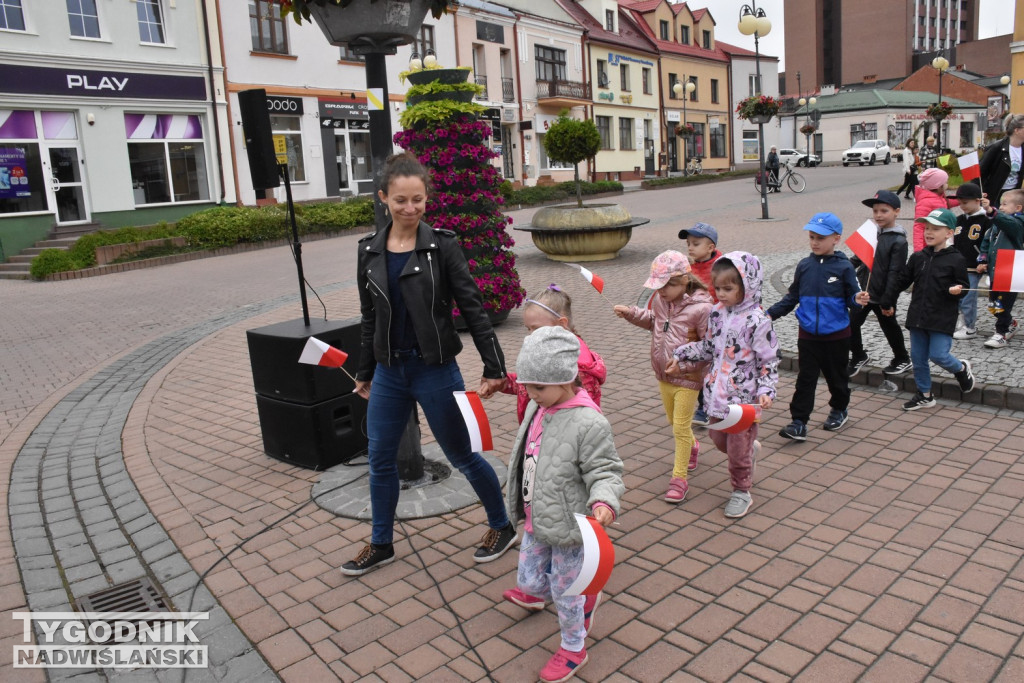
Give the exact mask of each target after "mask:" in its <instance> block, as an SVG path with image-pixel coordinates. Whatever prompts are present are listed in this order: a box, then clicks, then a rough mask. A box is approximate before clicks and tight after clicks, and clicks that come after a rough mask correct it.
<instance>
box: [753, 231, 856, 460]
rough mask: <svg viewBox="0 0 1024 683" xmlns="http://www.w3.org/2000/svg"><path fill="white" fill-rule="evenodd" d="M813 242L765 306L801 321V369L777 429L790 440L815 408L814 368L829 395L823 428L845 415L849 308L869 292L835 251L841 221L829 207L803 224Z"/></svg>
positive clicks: (801, 436)
mask: <svg viewBox="0 0 1024 683" xmlns="http://www.w3.org/2000/svg"><path fill="white" fill-rule="evenodd" d="M804 230H806V231H807V232H808V237H809V238H810V242H811V255H810V256H808V257H807V258H805V259H803V260H802V261H800V263H798V264H797V266H796V272H795V273H794V274H793V284H792V285H790V287H789V291H788V292H787V293H786V295H785V296H784V297H782V299H781V300H780V301H779V302H778V303H777V304H775V305H774V306H772V307H771V308H769V309H768V316H769V317H770V318H771V319H772V320H776V319H778V318H781V317H782V316H784V315H786V314H787V313H789V312H790V311H792V310H793V309H794V308H795V309H796V318H797V321H798V322H799V324H800V333H799V336H798V339H797V350H798V352H799V358H798V361H799V371H798V372H797V378H796V390H795V391H794V392H793V400H792V402H791V403H790V404H789V413H790V415H791V416H792V418H793V421H792V422H791V423H790V424H788V425H786V426H785V427H784V428H783V429H782V431H780V432H779V435H780V436H782V437H784V438H786V439H793V440H794V441H804V440H805V439H807V422H808V421H809V420H810V418H811V411H812V410H814V393H815V391H816V390H817V386H818V374H819V373H820V374H822V375H824V376H825V383H826V384H828V390H829V393H830V394H831V395H832V398H831V399H830V400H829V402H828V404H829V406H830V407H831V408H832V410H831V411H830V412H829V414H828V419H827V420H825V429H827V430H829V431H831V432H834V431H837V430H838V429H840V428H841V427H842V426H843V425H844V424H846V421H847V420H848V419H849V413H848V411H847V408H848V407H849V405H850V379H849V377H848V375H847V360H848V359H849V357H850V309H851V308H860V307H861V306H863V305H865V304H867V303H868V300H869V299H868V293H867V292H862V291H860V284H859V283H858V282H857V274H856V273H855V272H854V269H853V264H851V263H850V260H849V259H848V258H846V254H843V253H842V252H836V247H837V246H838V245H839V238H840V236H841V235H842V234H843V224H842V222H841V221H840V220H839V217H838V216H836V215H835V214H832V213H816V214H814V216H813V217H812V218H811V220H810V222H809V223H808V224H807V225H805V226H804Z"/></svg>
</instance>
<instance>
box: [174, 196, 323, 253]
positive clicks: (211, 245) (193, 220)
mask: <svg viewBox="0 0 1024 683" xmlns="http://www.w3.org/2000/svg"><path fill="white" fill-rule="evenodd" d="M295 220H296V223H297V224H298V226H299V229H300V230H303V229H304V228H305V226H306V219H305V218H304V217H303V216H296V218H295ZM177 228H178V234H179V235H182V236H184V237H187V238H188V243H189V245H190V246H193V247H197V248H200V249H218V248H220V247H230V246H232V245H234V244H238V243H240V242H266V241H268V240H275V239H284V238H285V237H287V236H288V235H289V234H290V233H291V223H290V222H289V220H288V212H287V211H282V210H281V209H279V208H277V207H276V206H264V207H260V208H258V209H252V208H249V207H240V206H217V207H214V208H212V209H206V210H205V211H200V212H198V213H194V214H191V215H189V216H185V217H184V218H182V219H180V220H179V221H178V224H177Z"/></svg>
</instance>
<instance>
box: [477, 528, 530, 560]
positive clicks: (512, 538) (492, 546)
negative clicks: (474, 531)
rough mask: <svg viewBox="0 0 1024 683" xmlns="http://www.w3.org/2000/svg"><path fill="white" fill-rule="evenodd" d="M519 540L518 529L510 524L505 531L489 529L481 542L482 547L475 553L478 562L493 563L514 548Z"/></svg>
mask: <svg viewBox="0 0 1024 683" xmlns="http://www.w3.org/2000/svg"><path fill="white" fill-rule="evenodd" d="M517 538H519V534H518V533H517V532H516V528H515V527H514V526H512V523H511V522H509V523H508V525H507V526H506V527H505V528H504V529H488V530H487V533H486V534H484V538H483V540H482V541H480V547H479V548H477V549H476V552H475V553H473V560H475V561H476V562H493V561H494V560H496V559H498V558H499V557H501V556H502V554H503V553H504V552H505V551H506V550H508V549H509V548H511V547H512V545H513V544H514V543H515V542H516V539H517Z"/></svg>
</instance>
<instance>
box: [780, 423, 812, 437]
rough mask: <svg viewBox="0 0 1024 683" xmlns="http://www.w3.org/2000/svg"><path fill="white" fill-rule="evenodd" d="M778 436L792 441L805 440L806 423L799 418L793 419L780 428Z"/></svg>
mask: <svg viewBox="0 0 1024 683" xmlns="http://www.w3.org/2000/svg"><path fill="white" fill-rule="evenodd" d="M779 436H781V437H782V438H784V439H792V440H793V441H807V425H805V424H804V423H803V422H801V421H800V420H793V421H792V422H790V423H789V424H788V425H786V426H785V427H783V428H782V430H781V431H780V432H779Z"/></svg>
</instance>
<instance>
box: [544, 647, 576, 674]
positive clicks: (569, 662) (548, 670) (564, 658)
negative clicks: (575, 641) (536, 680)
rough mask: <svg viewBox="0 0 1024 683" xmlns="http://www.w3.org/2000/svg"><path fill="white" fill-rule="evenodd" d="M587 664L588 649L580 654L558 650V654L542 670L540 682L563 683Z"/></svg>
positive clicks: (552, 656)
mask: <svg viewBox="0 0 1024 683" xmlns="http://www.w3.org/2000/svg"><path fill="white" fill-rule="evenodd" d="M586 663H587V649H586V648H583V649H582V650H580V651H579V652H569V651H568V650H566V649H565V648H562V647H560V648H558V652H556V653H555V654H553V655H551V659H549V660H548V663H547V664H545V665H544V668H543V669H541V670H540V680H542V681H544V682H545V683H561V682H562V681H567V680H569V679H570V678H572V677H573V676H575V675H576V672H577V671H579V669H580V667H581V666H583V665H584V664H586Z"/></svg>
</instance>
